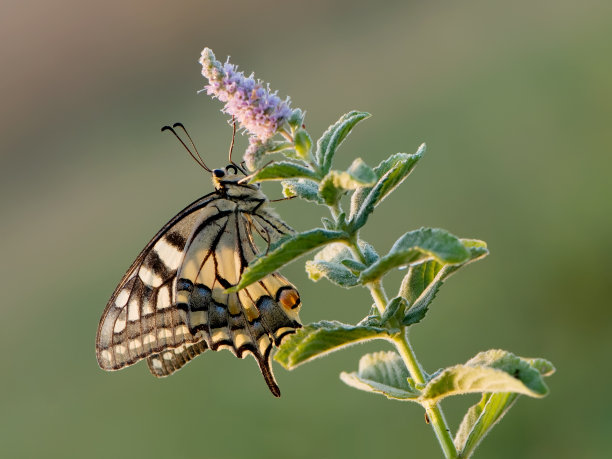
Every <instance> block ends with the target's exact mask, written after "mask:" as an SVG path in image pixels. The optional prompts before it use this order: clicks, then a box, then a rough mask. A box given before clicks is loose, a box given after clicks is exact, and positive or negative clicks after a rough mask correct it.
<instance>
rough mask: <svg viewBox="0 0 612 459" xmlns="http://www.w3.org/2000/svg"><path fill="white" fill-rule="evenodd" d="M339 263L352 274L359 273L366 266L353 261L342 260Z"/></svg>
mask: <svg viewBox="0 0 612 459" xmlns="http://www.w3.org/2000/svg"><path fill="white" fill-rule="evenodd" d="M341 263H342V264H343V265H344V266H346V267H347V268H348V269H350V270H351V271H353V272H354V273H360V272H361V271H363V270H364V269H366V265H364V264H363V263H360V262H358V261H355V260H342V262H341Z"/></svg>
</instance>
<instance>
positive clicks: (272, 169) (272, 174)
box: [249, 161, 317, 183]
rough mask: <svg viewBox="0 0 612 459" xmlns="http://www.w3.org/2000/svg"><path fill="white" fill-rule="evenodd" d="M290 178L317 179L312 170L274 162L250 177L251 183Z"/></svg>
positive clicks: (286, 162)
mask: <svg viewBox="0 0 612 459" xmlns="http://www.w3.org/2000/svg"><path fill="white" fill-rule="evenodd" d="M288 178H309V179H314V180H316V179H317V174H315V172H314V171H313V170H312V169H309V168H307V167H305V166H301V165H299V164H296V163H292V162H289V161H280V162H273V163H270V164H269V165H267V166H265V167H263V168H262V169H259V170H258V171H256V172H255V173H253V174H252V175H251V176H250V177H249V183H255V182H263V181H265V180H284V179H288Z"/></svg>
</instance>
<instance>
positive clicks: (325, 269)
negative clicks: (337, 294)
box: [306, 260, 359, 288]
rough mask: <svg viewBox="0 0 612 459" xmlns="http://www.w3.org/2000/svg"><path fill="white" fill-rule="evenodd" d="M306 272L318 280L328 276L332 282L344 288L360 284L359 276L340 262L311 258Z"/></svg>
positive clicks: (314, 279)
mask: <svg viewBox="0 0 612 459" xmlns="http://www.w3.org/2000/svg"><path fill="white" fill-rule="evenodd" d="M306 272H307V273H308V277H309V278H310V279H312V280H313V281H315V282H317V281H318V280H319V279H321V277H325V278H327V279H328V280H329V281H330V282H332V283H334V284H336V285H338V286H340V287H344V288H350V287H355V286H356V285H359V279H358V277H357V276H356V275H355V274H353V272H352V271H351V270H350V269H348V268H347V267H346V266H344V265H342V264H340V263H333V262H330V261H322V260H318V261H317V260H309V261H307V262H306Z"/></svg>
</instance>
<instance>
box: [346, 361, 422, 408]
mask: <svg viewBox="0 0 612 459" xmlns="http://www.w3.org/2000/svg"><path fill="white" fill-rule="evenodd" d="M409 377H410V374H409V373H408V370H407V369H406V366H405V365H404V362H403V361H402V359H401V357H400V356H399V355H398V354H397V353H396V352H393V351H391V352H376V353H373V354H366V355H364V356H363V357H362V358H361V360H360V361H359V370H358V371H357V372H353V373H346V372H342V373H341V374H340V379H342V381H343V382H344V383H345V384H348V385H349V386H351V387H354V388H355V389H359V390H363V391H366V392H375V393H378V394H383V395H384V396H386V397H387V398H390V399H399V400H415V399H417V398H418V396H419V391H417V390H416V389H415V388H414V387H412V386H411V385H410V384H409V383H408V378H409Z"/></svg>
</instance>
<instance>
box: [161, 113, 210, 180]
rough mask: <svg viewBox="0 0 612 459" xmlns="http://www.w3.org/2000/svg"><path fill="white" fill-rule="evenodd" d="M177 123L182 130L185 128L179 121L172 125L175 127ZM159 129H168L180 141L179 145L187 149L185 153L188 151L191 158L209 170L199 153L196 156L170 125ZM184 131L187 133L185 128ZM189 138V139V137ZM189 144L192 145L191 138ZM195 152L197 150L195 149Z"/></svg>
mask: <svg viewBox="0 0 612 459" xmlns="http://www.w3.org/2000/svg"><path fill="white" fill-rule="evenodd" d="M177 125H180V126H181V127H183V130H185V127H184V126H183V125H182V124H181V123H175V124H174V127H176V126H177ZM161 131H162V132H164V131H170V132H172V134H174V136H175V137H176V138H177V140H178V141H179V142H181V145H183V147H185V150H187V153H189V156H191V157H192V158H193V160H194V161H195V162H196V163H198V165H199V166H200V167H202V168H203V169H205V170H207V171H208V172H211V170H210V169H209V168H208V167H206V164H204V161H203V160H202V157H201V156H200V154H199V153H198V156H197V157H196V156H195V155H194V154H193V152H192V151H191V150H190V149H189V147H188V146H187V145H186V144H185V142H183V139H181V137H180V136H179V135H178V134H177V133H176V131H175V130H174V129H173V128H172V127H170V126H164V127H162V128H161ZM185 133H187V131H186V130H185ZM187 137H189V134H187ZM189 139H190V140H191V137H189ZM191 144H192V145H193V140H191ZM193 148H194V149H196V148H195V145H193ZM196 153H197V150H196Z"/></svg>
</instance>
